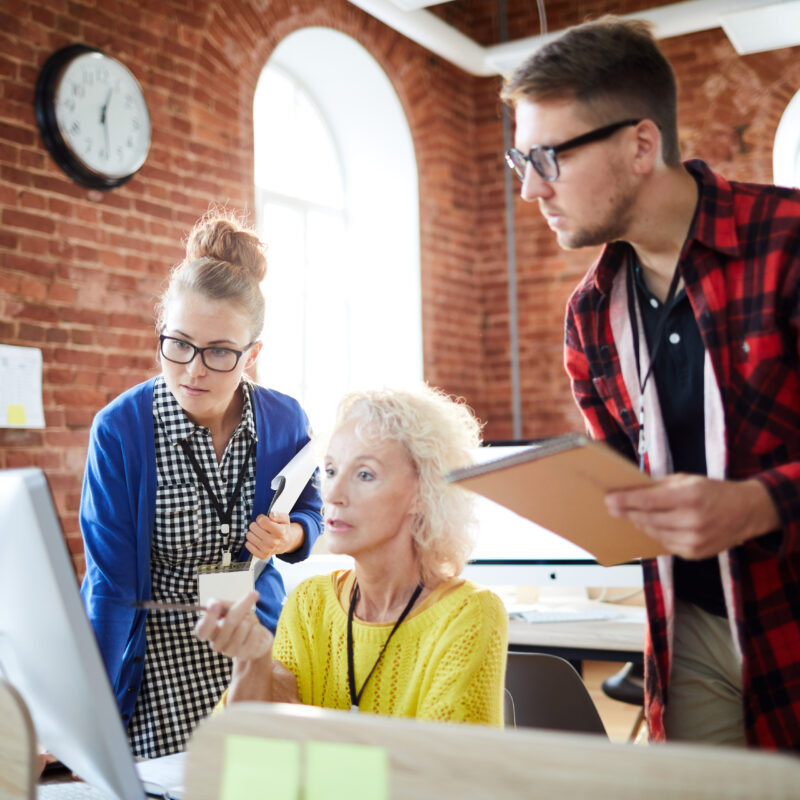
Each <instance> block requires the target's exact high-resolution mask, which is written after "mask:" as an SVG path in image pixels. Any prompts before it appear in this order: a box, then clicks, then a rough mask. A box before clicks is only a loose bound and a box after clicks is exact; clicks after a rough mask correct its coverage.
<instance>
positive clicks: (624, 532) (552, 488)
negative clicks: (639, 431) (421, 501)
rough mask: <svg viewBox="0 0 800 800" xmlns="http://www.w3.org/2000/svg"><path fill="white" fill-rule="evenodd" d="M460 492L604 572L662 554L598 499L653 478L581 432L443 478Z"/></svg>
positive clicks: (651, 540) (662, 549) (653, 542)
mask: <svg viewBox="0 0 800 800" xmlns="http://www.w3.org/2000/svg"><path fill="white" fill-rule="evenodd" d="M447 479H448V481H450V482H457V483H459V484H460V485H461V486H463V487H465V488H466V489H471V490H472V491H473V492H477V493H478V494H481V495H483V496H484V497H488V498H489V499H490V500H493V501H494V502H495V503H500V505H503V506H505V507H506V508H509V509H511V510H512V511H515V512H516V513H517V514H519V515H520V516H523V517H526V518H527V519H529V520H531V521H533V522H535V523H536V524H537V525H541V526H542V527H543V528H547V529H548V530H550V531H553V533H557V534H558V535H559V536H563V537H564V538H565V539H569V540H570V541H571V542H573V543H574V544H576V545H578V546H579V547H582V548H583V549H584V550H588V551H589V552H590V553H591V554H592V555H593V556H594V557H595V558H596V559H597V561H598V562H599V563H600V564H602V565H603V566H606V567H608V566H611V565H613V564H621V563H623V562H625V561H631V560H633V559H636V558H651V557H654V556H657V555H661V554H663V553H664V552H665V550H664V548H663V546H662V545H661V544H660V543H659V542H658V541H657V540H656V539H653V538H651V537H650V536H648V535H647V534H645V533H643V532H642V531H640V530H639V529H638V528H637V527H636V526H635V525H634V524H633V523H631V522H629V521H628V520H622V519H618V518H617V517H612V516H611V515H610V514H609V513H608V511H607V510H606V505H605V501H604V496H605V494H606V492H608V491H610V490H612V489H626V488H629V487H634V486H643V485H647V484H648V483H650V482H651V480H652V479H651V478H650V477H649V476H648V475H646V474H645V473H643V472H640V471H639V470H638V469H637V468H636V465H635V464H633V463H632V462H630V461H628V460H627V459H625V458H623V457H622V456H621V455H620V454H619V453H617V452H616V451H615V450H612V449H611V448H610V447H609V446H608V445H606V444H604V443H602V442H595V441H592V440H591V439H589V438H587V437H586V436H583V435H582V434H567V435H566V436H558V437H556V438H554V439H549V440H547V441H546V442H544V443H543V444H541V445H534V446H532V447H531V448H530V449H529V450H523V451H521V452H519V453H514V454H512V455H510V456H506V457H505V458H500V459H497V460H495V461H488V462H486V463H483V464H475V465H473V466H471V467H465V468H463V469H457V470H454V471H452V472H450V473H449V474H448V475H447Z"/></svg>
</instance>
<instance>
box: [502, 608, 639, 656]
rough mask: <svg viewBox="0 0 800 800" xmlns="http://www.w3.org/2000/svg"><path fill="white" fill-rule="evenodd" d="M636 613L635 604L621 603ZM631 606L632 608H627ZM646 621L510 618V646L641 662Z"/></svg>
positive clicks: (529, 650)
mask: <svg viewBox="0 0 800 800" xmlns="http://www.w3.org/2000/svg"><path fill="white" fill-rule="evenodd" d="M618 608H619V610H620V611H622V612H625V613H627V614H629V615H630V616H631V617H634V616H636V615H638V614H641V609H637V607H636V606H618ZM628 609H630V611H628ZM644 632H645V623H644V622H639V621H636V622H627V621H626V622H621V621H619V620H590V621H585V622H533V623H531V622H523V621H522V620H518V619H514V618H509V621H508V649H509V650H513V651H516V652H523V653H526V652H527V653H549V654H551V655H555V656H561V658H566V659H567V661H571V662H573V663H574V662H578V663H580V662H581V661H584V660H588V661H623V662H626V661H633V662H634V663H636V664H641V663H642V661H643V655H642V650H643V649H644Z"/></svg>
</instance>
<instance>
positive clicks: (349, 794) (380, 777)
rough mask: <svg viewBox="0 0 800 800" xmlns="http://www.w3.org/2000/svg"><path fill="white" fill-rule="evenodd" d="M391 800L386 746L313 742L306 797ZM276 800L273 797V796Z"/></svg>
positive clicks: (309, 750) (308, 751)
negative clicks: (384, 747)
mask: <svg viewBox="0 0 800 800" xmlns="http://www.w3.org/2000/svg"><path fill="white" fill-rule="evenodd" d="M356 797H369V798H370V800H389V754H388V753H387V752H386V750H384V749H383V748H382V747H369V746H367V745H362V744H341V743H339V742H309V743H308V745H307V747H306V794H305V800H353V798H356ZM270 800H272V798H270Z"/></svg>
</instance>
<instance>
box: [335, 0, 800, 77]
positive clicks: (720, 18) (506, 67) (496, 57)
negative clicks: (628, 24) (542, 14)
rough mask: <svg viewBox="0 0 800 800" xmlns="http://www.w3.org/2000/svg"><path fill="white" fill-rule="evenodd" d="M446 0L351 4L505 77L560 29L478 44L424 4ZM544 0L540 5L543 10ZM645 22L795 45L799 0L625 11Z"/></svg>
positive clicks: (692, 3) (737, 40)
mask: <svg viewBox="0 0 800 800" xmlns="http://www.w3.org/2000/svg"><path fill="white" fill-rule="evenodd" d="M444 1H445V0H350V2H351V3H353V5H356V6H358V7H359V8H361V9H363V10H364V11H366V12H367V13H368V14H371V15H372V16H373V17H375V18H376V19H379V20H380V21H381V22H383V23H385V24H386V25H388V26H389V27H391V28H394V30H396V31H397V32H398V33H401V34H403V35H404V36H407V37H408V38H409V39H412V40H413V41H415V42H416V43H417V44H420V45H422V46H423V47H425V48H427V49H428V50H430V51H431V52H433V53H435V54H436V55H438V56H441V57H442V58H444V59H446V60H447V61H450V62H451V63H453V64H455V65H456V66H457V67H460V68H461V69H463V70H464V71H465V72H469V73H471V74H472V75H482V76H489V75H505V74H507V73H508V72H510V71H511V70H512V69H514V67H516V66H517V64H519V63H520V62H521V61H522V60H523V59H524V58H526V57H527V56H529V55H530V54H531V53H532V52H534V50H536V49H538V48H539V47H541V46H542V45H543V44H546V43H547V42H548V41H550V40H552V39H554V38H556V37H557V36H558V35H559V34H560V33H561V31H554V32H552V33H546V34H544V35H542V36H529V37H526V38H525V39H518V40H517V41H513V42H507V43H505V44H496V45H492V46H490V47H482V46H481V45H479V44H478V43H477V42H475V41H474V40H473V39H470V38H469V37H468V36H465V35H464V34H462V33H461V32H460V31H457V30H456V29H455V28H453V27H452V26H450V25H448V24H447V23H445V22H443V21H442V20H441V19H439V18H438V17H437V16H435V15H434V14H431V13H430V12H429V11H425V10H423V8H422V7H423V6H431V5H437V4H438V3H440V2H444ZM546 5H547V4H546V2H545V8H546ZM624 16H627V17H630V18H637V19H645V20H648V21H649V22H650V23H651V24H652V25H653V26H654V30H655V35H656V37H657V38H660V39H665V38H668V37H670V36H682V35H685V34H687V33H695V32H697V31H703V30H709V29H711V28H719V27H721V28H722V29H723V30H724V31H725V33H726V34H727V36H728V38H729V39H730V40H731V43H732V44H733V46H734V47H735V48H736V51H737V52H738V53H740V54H742V55H744V54H746V53H755V52H759V51H761V50H773V49H775V48H779V47H791V46H794V45H799V44H800V0H783V2H775V0H686V2H681V3H671V4H670V5H666V6H658V7H656V8H652V9H649V10H647V11H640V12H637V13H635V14H628V15H624Z"/></svg>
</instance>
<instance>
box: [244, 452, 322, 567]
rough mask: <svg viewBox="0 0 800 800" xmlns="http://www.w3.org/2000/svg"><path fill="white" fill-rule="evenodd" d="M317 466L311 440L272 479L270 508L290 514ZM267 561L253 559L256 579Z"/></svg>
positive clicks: (252, 564) (280, 512)
mask: <svg viewBox="0 0 800 800" xmlns="http://www.w3.org/2000/svg"><path fill="white" fill-rule="evenodd" d="M316 468H317V454H316V450H315V448H314V443H313V441H311V442H308V443H307V444H306V446H305V447H304V448H303V449H302V450H300V451H299V452H298V453H297V454H296V455H295V456H294V458H292V460H291V461H290V462H289V463H288V464H287V465H286V466H285V467H284V468H283V469H282V470H281V471H280V472H279V473H278V474H277V475H276V476H275V477H274V478H273V479H272V483H271V484H270V487H271V488H272V489H274V490H275V495H274V496H273V498H272V502H271V503H270V507H269V510H270V511H274V512H276V513H278V514H288V513H289V512H290V511H291V510H292V509H293V508H294V504H295V503H296V502H297V498H298V497H300V495H301V493H302V491H303V489H305V488H306V484H307V483H308V481H309V480H310V478H311V476H312V475H313V474H314V470H315V469H316ZM266 563H267V562H266V561H265V560H264V559H262V558H253V559H252V561H251V564H250V568H251V569H252V570H253V576H254V580H257V579H258V576H259V575H260V574H261V572H262V571H263V569H264V566H265V565H266Z"/></svg>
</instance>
